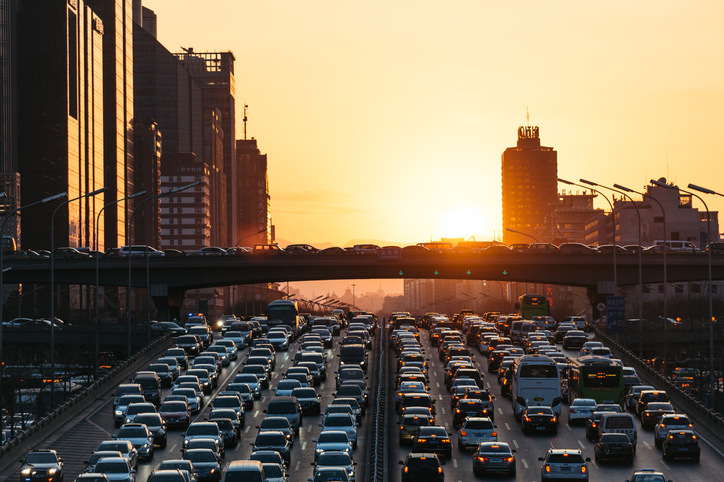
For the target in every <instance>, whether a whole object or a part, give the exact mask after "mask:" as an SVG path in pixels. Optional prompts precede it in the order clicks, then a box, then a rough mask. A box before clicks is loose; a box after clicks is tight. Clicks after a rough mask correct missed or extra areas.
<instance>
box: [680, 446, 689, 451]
mask: <svg viewBox="0 0 724 482" xmlns="http://www.w3.org/2000/svg"><path fill="white" fill-rule="evenodd" d="M688 450H689V449H688V448H686V447H679V452H686V451H688Z"/></svg>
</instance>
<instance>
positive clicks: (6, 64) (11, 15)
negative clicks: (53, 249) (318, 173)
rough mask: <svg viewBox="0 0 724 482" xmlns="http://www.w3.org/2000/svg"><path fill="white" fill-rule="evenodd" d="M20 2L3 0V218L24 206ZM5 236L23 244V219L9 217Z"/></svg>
mask: <svg viewBox="0 0 724 482" xmlns="http://www.w3.org/2000/svg"><path fill="white" fill-rule="evenodd" d="M16 8H17V3H16V2H14V1H10V0H0V192H4V193H5V194H6V195H7V196H6V197H4V198H2V199H0V218H3V217H5V214H7V213H9V212H11V211H12V210H14V209H15V208H17V207H20V175H19V174H18V153H17V129H16V124H17V81H16V60H15V49H16V44H15V36H16V33H15V31H16V19H15V14H16ZM0 235H4V236H13V237H14V238H15V240H16V241H17V242H18V243H20V222H19V220H18V218H17V217H13V218H12V219H8V223H7V224H6V225H5V232H3V233H0Z"/></svg>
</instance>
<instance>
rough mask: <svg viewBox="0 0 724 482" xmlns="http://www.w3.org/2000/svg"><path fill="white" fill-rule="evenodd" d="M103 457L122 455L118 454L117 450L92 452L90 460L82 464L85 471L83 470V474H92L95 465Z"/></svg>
mask: <svg viewBox="0 0 724 482" xmlns="http://www.w3.org/2000/svg"><path fill="white" fill-rule="evenodd" d="M103 457H123V454H122V453H120V452H119V451H118V450H99V451H96V452H93V454H91V457H90V459H88V460H84V461H83V463H84V464H85V469H84V470H83V473H84V474H90V473H94V472H95V471H96V464H97V463H98V461H99V460H100V459H102V458H103Z"/></svg>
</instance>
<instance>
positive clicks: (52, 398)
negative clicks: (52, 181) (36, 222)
mask: <svg viewBox="0 0 724 482" xmlns="http://www.w3.org/2000/svg"><path fill="white" fill-rule="evenodd" d="M107 190H108V188H107V187H102V188H100V189H96V190H95V191H93V192H89V193H88V194H83V195H82V196H77V197H74V198H73V199H68V200H67V201H63V202H62V203H60V204H59V205H58V207H56V208H55V211H53V215H52V216H51V217H50V410H51V411H52V410H53V408H54V407H55V248H54V244H55V238H54V236H53V228H54V225H55V215H56V213H57V212H58V210H59V209H60V208H62V207H63V206H66V205H68V204H70V203H72V202H73V201H77V200H79V199H84V198H88V197H93V196H97V195H98V194H100V193H103V192H106V191H107ZM64 195H66V196H67V194H65V193H64Z"/></svg>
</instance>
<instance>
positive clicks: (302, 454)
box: [0, 331, 724, 482]
mask: <svg viewBox="0 0 724 482" xmlns="http://www.w3.org/2000/svg"><path fill="white" fill-rule="evenodd" d="M343 333H344V332H343ZM421 340H422V344H423V347H424V349H425V351H426V355H427V357H428V358H429V364H430V366H431V370H430V371H431V383H430V386H431V393H432V395H433V396H434V397H435V398H436V399H437V400H438V402H437V407H438V409H437V416H436V420H437V423H438V424H440V425H443V426H445V427H446V428H447V429H448V431H449V432H451V433H452V434H453V436H452V439H453V445H454V447H455V450H454V451H453V456H452V458H451V459H450V460H447V461H446V465H445V467H444V470H445V480H446V481H453V482H454V481H464V480H470V478H472V477H473V473H472V454H470V453H463V452H460V451H458V450H457V433H456V432H455V430H454V429H453V427H452V414H451V413H450V408H449V407H450V403H449V401H450V398H449V397H450V395H449V394H448V392H447V391H446V389H445V385H444V383H443V367H442V363H441V362H439V361H438V357H437V348H434V347H431V346H430V344H429V341H428V334H427V332H426V331H423V332H422V334H421ZM340 341H341V337H337V338H335V340H334V345H333V347H332V348H331V349H329V350H328V359H329V362H328V377H327V380H326V382H323V384H322V385H321V386H320V387H318V392H319V394H320V395H321V397H322V406H323V407H324V406H326V405H327V404H329V403H330V402H331V401H332V399H333V398H334V395H333V394H334V372H335V370H336V368H337V366H338V358H337V357H336V353H337V347H338V346H339V343H340ZM382 346H383V349H384V350H387V357H386V367H385V370H386V373H387V377H386V383H387V385H386V396H387V397H388V400H387V403H385V404H384V406H385V407H386V413H385V421H386V426H385V432H384V433H385V446H384V449H385V450H384V464H385V467H384V469H385V470H384V480H385V481H390V482H395V481H399V480H400V465H398V461H400V460H403V459H404V457H405V455H406V454H407V453H408V452H409V451H410V450H411V449H410V446H403V447H400V446H399V444H398V441H397V431H398V430H399V428H398V425H397V420H399V417H398V416H397V414H396V413H395V412H394V402H393V397H394V382H395V371H396V358H395V355H394V352H393V351H392V350H390V349H389V348H388V347H387V342H386V340H383V344H382ZM297 347H298V342H295V343H294V344H292V347H291V348H290V350H289V351H288V352H279V353H278V354H277V366H276V370H275V371H274V376H273V378H272V386H275V385H276V382H278V381H279V380H280V378H281V377H282V376H283V373H284V372H285V371H286V369H287V368H289V367H290V366H291V365H292V359H293V355H294V353H295V351H296V350H297ZM378 347H379V339H378V337H375V341H374V343H373V349H372V351H371V352H370V358H369V361H370V365H371V366H370V369H369V370H368V377H369V378H368V380H367V381H368V385H369V387H370V397H371V398H373V397H375V396H376V395H377V392H376V386H377V373H378V368H379V367H378V366H377V361H378V359H379V353H378ZM162 351H163V350H161V352H162ZM161 352H159V353H158V355H160V354H161ZM247 352H248V348H247V349H245V350H242V351H241V353H240V355H239V360H238V361H236V362H232V363H231V365H230V366H229V367H226V368H224V369H223V371H222V374H221V377H220V381H219V389H221V388H222V387H224V386H225V385H226V384H228V383H229V382H230V381H231V379H233V377H234V375H235V374H236V373H237V372H238V370H239V368H240V367H241V365H242V364H243V359H244V357H245V355H246V353H247ZM567 354H568V355H569V356H571V357H573V356H576V355H577V353H575V352H573V351H569V352H568V353H567ZM153 359H155V358H153ZM475 359H476V363H477V364H478V366H479V368H480V370H481V372H484V373H486V378H485V383H486V387H487V388H489V389H490V391H491V393H493V394H494V395H495V396H496V399H495V407H496V408H495V409H496V412H497V413H496V417H495V423H496V425H497V427H498V439H499V440H500V441H504V442H508V443H509V444H510V445H511V446H512V447H513V448H515V449H516V451H517V453H516V458H517V477H516V480H524V481H535V480H540V462H539V461H538V457H542V456H543V455H545V453H546V450H547V449H548V448H577V449H581V450H582V452H583V454H584V456H586V457H590V458H591V459H592V460H593V443H591V442H589V441H588V440H587V439H586V437H585V428H584V427H582V426H574V427H569V426H568V424H567V417H566V416H565V414H564V415H563V416H562V417H561V420H560V424H559V430H558V433H557V435H554V436H551V435H536V436H530V435H523V433H522V431H521V429H520V423H519V422H518V421H517V420H516V419H515V418H514V417H513V414H512V410H511V404H510V401H509V399H507V398H503V397H501V396H500V389H499V386H498V383H497V378H496V377H495V376H493V375H489V374H487V361H486V360H485V358H484V357H482V356H480V355H478V354H476V355H475ZM219 389H217V390H215V391H214V392H213V393H212V394H211V395H210V396H206V397H204V407H203V409H202V411H201V412H200V413H199V414H198V415H196V416H195V420H199V421H202V420H204V419H205V418H206V416H207V415H208V413H209V405H210V403H211V400H212V399H213V397H214V396H215V394H216V393H218V391H219ZM111 393H112V392H111ZM166 393H168V389H165V390H164V395H165V394H166ZM273 395H274V394H273V391H272V390H265V391H264V392H263V394H262V398H261V400H258V401H256V402H255V404H254V407H253V409H250V410H248V411H247V413H246V428H245V429H244V430H243V436H242V439H241V441H240V442H239V444H238V445H237V446H236V447H235V448H233V449H232V448H227V450H226V457H225V459H224V463H223V465H222V467H224V468H225V467H226V465H228V463H229V462H230V461H232V460H238V459H246V458H248V456H249V455H250V454H251V446H250V445H249V443H250V442H252V441H253V440H254V437H255V435H256V429H255V426H256V425H259V423H260V421H261V420H262V419H263V418H264V415H265V414H264V413H263V410H264V408H265V406H266V402H267V401H268V400H269V399H270V397H272V396H273ZM111 399H112V397H110V396H108V395H106V396H105V397H103V398H100V399H97V400H94V401H93V402H92V403H91V404H90V406H89V407H88V408H87V409H86V410H85V411H84V412H83V413H82V414H80V415H79V416H77V417H76V418H74V419H73V420H72V421H71V422H69V423H67V424H65V425H64V426H62V427H57V429H56V430H55V431H53V432H51V433H49V434H48V435H47V436H46V437H45V438H43V439H38V441H37V444H36V448H54V449H56V450H58V452H59V453H60V455H61V456H62V457H63V459H64V461H65V480H66V481H72V480H74V479H75V477H76V476H77V475H78V474H79V473H80V472H82V470H83V469H84V467H85V464H84V461H86V460H88V458H89V456H90V454H91V452H92V451H93V450H94V449H95V448H96V447H97V445H98V444H99V443H100V442H101V441H103V440H108V439H110V438H111V435H112V434H113V433H115V432H116V431H117V429H116V428H115V426H114V423H113V417H112V410H111V407H112V402H111ZM564 407H566V406H564ZM564 410H565V409H564ZM370 412H371V411H369V412H368V415H367V416H365V417H364V418H363V421H362V425H361V427H359V444H358V447H357V449H356V450H355V452H354V458H355V460H356V461H357V462H358V465H357V467H356V469H357V480H358V481H364V480H371V479H370V473H371V469H370V465H369V460H370V451H371V441H372V434H373V432H374V427H373V420H372V418H373V417H372V416H371V415H370ZM320 421H321V416H310V415H306V416H305V417H304V422H303V427H302V429H301V431H300V434H299V436H298V437H297V438H296V440H295V443H294V447H293V449H292V453H291V465H290V467H289V470H288V472H289V480H290V481H305V480H306V479H307V478H308V477H311V475H312V470H313V469H312V467H311V465H310V464H311V463H312V461H313V457H314V455H313V450H314V442H313V441H312V439H314V438H316V436H317V435H318V434H319V431H320V428H319V427H318V425H317V424H318V423H319V422H320ZM695 428H701V427H695ZM638 431H639V445H638V451H637V454H636V458H635V462H634V465H633V467H632V466H627V465H605V466H601V465H599V464H596V463H595V462H590V463H589V467H590V480H592V481H618V480H620V481H623V480H626V479H628V478H629V476H630V475H631V474H632V472H633V470H634V469H636V468H644V467H647V468H655V469H658V470H661V471H663V472H664V474H665V475H666V477H667V479H671V480H674V481H680V480H687V481H699V480H701V481H709V480H719V479H720V478H721V477H722V476H721V474H724V453H722V452H721V451H720V450H719V449H717V448H716V447H714V446H712V445H710V444H709V443H708V441H709V439H710V438H711V437H708V436H707V432H706V431H705V430H701V433H700V435H701V440H702V443H701V449H702V453H701V463H700V464H695V463H689V462H664V461H663V460H662V457H661V451H660V449H657V448H656V447H655V446H654V443H653V431H648V430H644V429H642V428H641V427H640V425H639V427H638ZM181 432H182V431H181V430H173V431H170V432H169V437H168V444H167V446H166V448H164V449H158V448H157V449H156V452H155V456H154V458H153V460H152V461H150V462H141V463H140V464H139V466H138V471H137V474H136V475H137V479H136V480H137V481H139V482H145V480H146V478H147V477H148V475H149V474H150V473H151V472H152V470H153V469H154V468H156V467H157V466H158V465H159V464H160V463H161V461H163V460H166V459H172V458H181V451H180V449H181V446H182V441H183V437H182V434H181ZM711 441H712V442H713V439H712V440H711ZM22 455H23V454H19V453H15V454H12V457H16V458H20V457H21V456H22ZM8 457H11V455H8ZM19 468H20V464H16V465H11V466H9V467H8V468H7V469H6V470H4V473H1V474H0V480H19ZM490 478H492V479H496V478H498V477H495V476H492V477H490ZM500 478H501V479H502V478H503V477H500Z"/></svg>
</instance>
